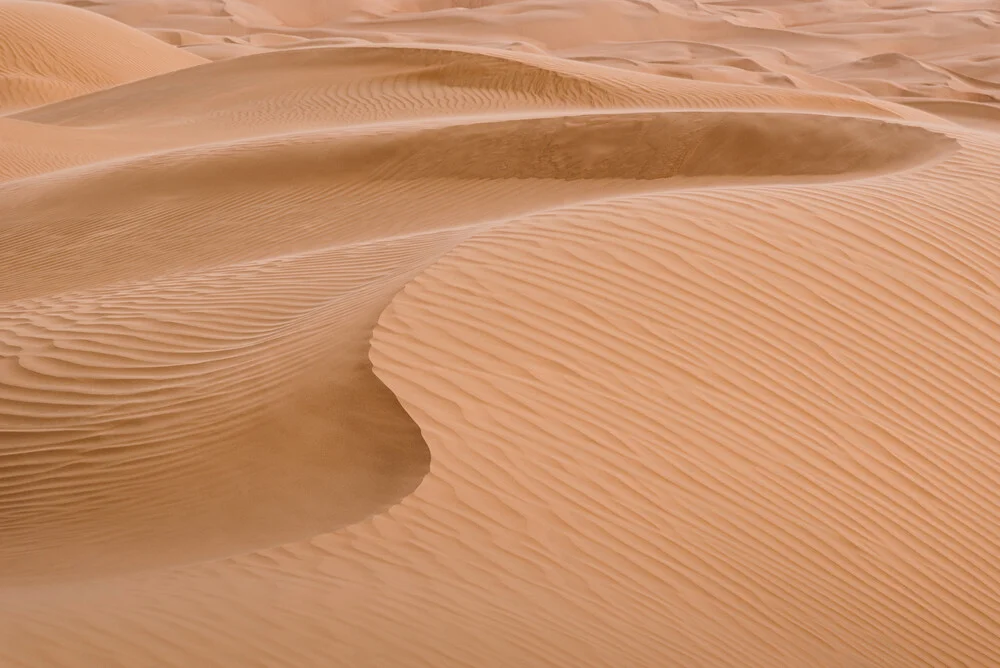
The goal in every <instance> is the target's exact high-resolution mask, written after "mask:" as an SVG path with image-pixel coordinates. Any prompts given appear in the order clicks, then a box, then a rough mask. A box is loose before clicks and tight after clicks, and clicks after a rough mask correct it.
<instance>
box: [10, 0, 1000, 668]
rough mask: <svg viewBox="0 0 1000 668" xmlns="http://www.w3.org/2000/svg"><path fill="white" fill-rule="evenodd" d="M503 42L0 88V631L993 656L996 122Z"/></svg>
mask: <svg viewBox="0 0 1000 668" xmlns="http://www.w3.org/2000/svg"><path fill="white" fill-rule="evenodd" d="M435 3H436V0H432V2H431V3H430V4H435ZM128 4H129V5H131V6H130V7H125V8H124V9H123V12H129V11H132V10H133V9H134V10H135V12H136V14H135V15H136V16H139V15H149V14H155V13H156V12H157V11H159V12H161V13H164V14H165V12H166V11H167V10H166V9H165V7H166V5H165V3H161V2H156V3H142V2H140V3H128ZM410 4H412V5H413V6H417V5H420V6H423V4H424V3H410ZM584 4H587V5H588V7H589V8H590V9H587V10H586V11H585V12H584V14H587V12H590V11H591V9H592V8H593V7H598V6H600V5H603V6H606V7H613V6H614V3H604V2H602V3H593V4H592V5H591V4H590V3H584ZM622 4H624V3H622ZM633 4H634V3H633ZM659 4H660V3H651V4H649V5H646V4H642V3H639V4H634V8H635V9H638V11H639V13H640V14H641V13H642V12H646V11H647V10H649V9H655V8H656V6H657V5H659ZM730 4H732V3H727V7H728V6H729V5H730ZM228 5H230V6H229V7H228V8H226V7H223V8H222V10H221V13H222V14H225V15H226V16H204V17H202V18H203V19H204V20H203V21H202V25H205V26H223V25H224V24H225V25H228V26H230V27H231V24H232V23H233V22H234V20H233V14H242V15H243V16H245V17H251V18H252V20H265V19H267V20H270V19H269V18H268V17H267V16H265V15H264V14H262V13H261V12H259V11H254V10H253V8H252V7H249V6H243V5H242V3H228ZM502 5H503V3H499V4H498V5H497V6H498V8H499V9H498V10H497V11H498V14H499V13H502V12H503V11H505V9H504V8H503V6H502ZM191 6H192V7H194V4H192V5H191ZM546 6H548V4H546ZM96 7H97V9H98V10H101V11H103V10H105V9H107V10H108V11H109V12H110V11H116V8H115V7H114V6H113V5H106V6H105V5H97V6H96ZM282 7H285V4H282ZM775 7H776V8H778V5H775ZM793 7H794V6H793ZM286 11H290V12H294V11H296V10H295V8H292V9H289V10H286ZM602 11H603V13H599V14H597V16H598V17H599V18H601V19H602V20H603V19H605V18H607V19H612V18H613V15H614V13H615V11H616V10H615V9H608V10H602ZM723 11H725V12H728V11H729V9H726V10H723ZM777 11H778V9H775V12H777ZM782 11H784V10H782ZM789 11H791V12H793V13H794V12H795V11H798V10H795V9H794V8H792V9H790V10H789ZM457 13H458V12H457V10H456V14H457ZM543 13H545V12H543ZM845 13H846V12H845ZM667 14H669V12H667ZM638 15H639V14H636V16H638ZM549 16H551V14H549ZM587 16H591V14H587ZM776 16H777V15H776V14H774V15H772V14H770V13H769V12H763V13H760V14H757V15H753V14H747V15H744V16H736V15H735V14H734V15H732V16H729V15H727V16H726V18H725V20H723V21H722V22H723V23H725V22H726V21H728V20H730V19H732V20H734V21H744V22H746V23H745V24H744V25H740V26H738V27H737V26H736V25H735V24H730V25H731V26H732V27H733V30H732V31H725V34H724V35H723V34H722V32H720V31H717V30H716V28H715V27H713V26H709V25H708V22H705V23H704V24H703V25H705V27H706V30H705V31H704V34H699V37H705V38H710V37H712V36H713V35H722V36H723V37H727V38H728V37H735V38H738V39H743V38H745V37H748V36H752V35H753V34H754V31H759V32H760V33H765V32H766V34H767V35H768V36H769V39H770V38H771V37H773V38H774V39H775V40H778V39H781V38H782V37H787V38H788V39H787V40H783V41H781V42H780V43H781V44H782V46H783V48H785V47H787V48H788V49H789V53H790V54H791V58H789V60H791V59H793V58H795V57H798V55H799V54H796V53H794V51H795V47H796V46H797V45H799V46H802V47H803V49H804V50H808V48H811V47H814V46H815V45H816V44H817V43H824V44H827V45H828V46H829V45H832V44H837V45H840V46H842V47H844V48H847V47H848V46H849V45H850V44H851V40H850V39H848V38H847V37H846V36H830V35H811V36H810V35H805V34H802V33H795V31H789V32H788V33H787V34H786V33H785V32H784V31H782V30H779V29H778V28H780V27H781V22H780V20H778V19H777V18H776ZM253 17H257V18H253ZM261 17H263V18H261ZM631 18H635V16H630V19H631ZM666 18H667V19H668V20H667V21H665V22H664V23H663V24H660V25H665V24H666V25H667V27H669V28H670V30H677V31H683V30H687V29H689V28H691V27H697V25H698V24H700V22H697V21H690V20H687V18H686V17H685V18H684V20H677V21H674V20H673V19H672V18H670V17H669V16H667V17H666ZM950 18H951V17H944V16H942V17H941V18H940V20H941V21H942V22H946V21H948V20H949V19H950ZM966 18H968V17H966ZM973 18H974V17H973ZM425 19H429V20H425ZM435 20H436V19H435V17H421V18H420V19H419V20H418V21H413V22H412V23H413V24H414V25H416V24H419V25H418V30H420V29H424V28H430V29H432V30H439V29H440V24H439V25H434V21H435ZM463 20H464V19H463ZM477 20H478V19H475V18H473V19H471V21H470V22H475V21H477ZM408 22H409V21H408V19H404V20H396V18H394V17H388V20H386V21H381V23H382V24H383V25H385V26H387V27H388V26H403V25H404V24H407V23H408ZM714 23H715V25H716V26H717V25H718V23H719V22H717V21H714ZM675 24H676V25H675ZM751 24H752V25H756V26H762V27H763V28H764V29H763V30H762V29H761V28H756V27H751ZM935 25H938V24H935ZM942 25H945V23H942ZM947 25H951V24H947ZM420 26H423V27H420ZM650 26H651V27H649V28H648V29H649V30H651V31H654V32H655V30H657V28H655V27H652V23H650ZM480 27H481V28H482V29H483V31H494V30H495V29H496V28H503V26H492V27H491V26H489V25H487V23H484V22H481V21H480ZM589 29H592V30H591V32H590V33H588V34H600V33H601V31H602V26H601V21H598V22H596V23H593V24H592V25H591V26H590V28H589ZM609 30H610V31H611V32H612V33H613V34H623V33H624V34H627V33H628V32H629V30H630V27H629V25H628V21H624V22H622V23H617V24H614V25H612V26H610V27H609ZM538 32H544V30H542V29H541V28H540V29H539V31H538ZM985 34H986V33H985V31H983V32H981V33H980V38H981V39H984V38H983V35H985ZM573 38H574V39H579V36H574V37H573ZM895 39H896V36H892V39H891V40H883V41H892V40H895ZM900 39H903V37H900ZM928 39H933V37H932V36H928ZM873 41H877V40H873ZM953 41H957V40H953ZM225 46H226V48H227V49H228V47H229V46H232V47H234V50H242V45H240V44H233V43H231V44H227V45H225ZM209 47H211V45H209ZM529 47H530V48H529ZM623 48H625V49H635V48H639V49H640V50H641V49H642V48H643V46H642V45H638V46H637V45H635V44H632V45H624V47H623ZM871 48H872V49H876V50H879V49H881V50H885V49H887V48H889V47H887V46H885V45H882V46H877V45H873V46H871ZM892 48H897V47H895V46H893V47H892ZM900 48H901V47H900ZM526 50H527V51H530V52H531V53H525V54H523V55H517V54H511V53H505V52H496V51H494V50H489V49H483V50H482V51H481V52H480V50H479V49H477V48H474V47H456V48H450V47H449V48H444V47H434V46H426V45H424V46H419V47H414V46H413V45H410V44H404V45H402V46H386V47H382V46H378V47H372V46H366V47H360V48H359V47H348V48H345V47H335V48H323V49H314V50H302V51H301V52H294V51H287V52H283V53H280V54H259V55H252V56H248V57H246V58H241V59H239V60H232V61H228V62H219V63H209V64H204V65H200V66H198V67H193V68H189V69H186V70H182V71H177V72H169V73H166V74H163V75H159V76H153V77H151V78H149V79H145V80H141V81H137V82H133V83H126V84H123V85H121V86H116V87H113V88H108V89H104V90H100V91H97V92H94V93H91V94H88V95H83V96H80V97H78V98H73V99H69V100H64V101H61V102H56V103H54V104H51V105H48V106H45V107H40V108H37V109H32V110H30V111H28V112H26V113H22V114H17V115H16V116H14V117H7V118H0V165H2V167H3V171H0V178H3V179H4V180H5V181H6V183H3V184H0V221H2V222H0V266H3V267H4V268H5V269H7V272H5V274H6V275H10V276H16V277H17V280H16V281H3V282H2V283H0V295H2V296H0V320H2V322H0V353H2V354H3V356H4V357H3V359H2V360H0V364H2V366H0V374H2V378H3V381H4V382H3V384H0V415H2V416H3V425H2V426H3V427H4V429H5V432H4V434H3V438H2V439H0V440H3V439H5V438H7V437H8V435H9V434H10V433H12V432H13V433H15V434H16V438H17V440H16V442H15V443H14V446H15V447H10V449H9V450H8V446H9V444H10V441H4V442H3V443H2V445H0V578H2V582H0V663H2V664H4V665H5V666H6V665H10V666H13V667H15V668H20V667H21V666H24V667H26V668H27V667H30V668H35V667H36V666H67V667H72V668H75V667H76V666H116V665H121V666H128V667H129V668H135V667H136V666H139V667H142V666H150V667H153V666H162V665H164V664H167V665H205V666H215V665H217V666H242V665H262V664H267V665H276V666H282V665H296V666H328V665H331V664H333V665H341V664H342V665H351V666H361V667H367V666H372V667H375V666H379V667H380V666H384V665H394V666H401V667H404V668H409V667H410V666H413V667H414V668H416V667H418V666H419V667H423V666H435V667H436V666H445V667H451V666H455V667H456V668H457V667H458V666H484V667H488V668H492V667H493V666H497V667H499V666H520V665H524V666H529V667H530V666H540V667H541V666H544V667H545V668H549V667H550V666H552V667H555V668H562V667H564V666H565V667H566V668H570V667H572V668H577V667H583V668H604V667H605V666H609V665H626V666H638V667H640V668H645V667H647V666H648V667H650V668H664V667H665V666H667V667H670V666H685V667H686V666H705V667H710V668H716V667H723V668H724V667H726V666H734V667H735V666H740V667H741V668H742V667H744V666H750V667H751V668H753V667H757V666H759V667H761V668H764V667H767V668H771V667H773V666H777V667H779V668H781V667H787V668H801V667H802V666H812V665H820V666H826V665H830V666H842V665H843V666H859V667H867V666H871V667H873V668H875V667H877V668H883V667H887V668H912V667H914V666H929V667H931V666H932V667H934V668H937V667H938V666H983V667H992V666H995V665H997V664H1000V643H998V640H997V638H1000V628H998V625H997V622H996V620H997V619H1000V615H998V614H996V613H997V602H996V601H995V596H993V591H994V590H995V589H996V586H995V585H996V583H997V582H1000V573H998V572H997V569H996V567H995V566H994V561H995V559H993V554H995V552H996V545H997V541H998V538H1000V535H998V530H997V528H996V526H995V521H994V518H995V517H996V515H997V510H998V509H997V505H998V499H997V493H996V492H995V491H994V490H995V488H996V485H995V484H994V481H995V480H996V478H997V473H1000V471H998V470H997V469H998V468H1000V462H998V458H997V452H996V444H997V443H998V442H1000V433H998V431H997V426H996V425H997V424H1000V419H998V418H1000V415H998V414H997V407H996V406H995V403H996V402H995V401H994V395H995V394H996V392H995V391H994V388H996V387H997V386H998V382H1000V381H998V378H1000V373H998V371H1000V369H998V364H997V355H996V350H997V347H996V342H997V341H998V340H1000V312H998V310H997V309H998V305H1000V300H998V298H997V297H998V294H1000V293H998V290H997V287H998V285H997V271H996V267H998V266H1000V239H998V233H997V229H996V220H997V218H998V213H1000V212H998V211H997V208H998V206H997V204H996V203H997V202H998V201H1000V192H998V190H1000V186H998V184H997V178H996V175H997V173H998V172H1000V164H998V158H997V156H998V155H1000V151H998V149H1000V145H998V142H997V136H996V135H990V134H987V133H983V132H974V131H968V130H964V129H962V128H961V127H959V126H956V125H953V124H950V123H949V122H947V121H944V120H943V119H941V118H938V117H937V116H934V115H932V114H930V113H924V112H922V111H919V110H917V109H908V108H907V107H906V106H903V105H900V104H893V103H889V102H884V101H879V100H873V99H862V98H858V97H848V96H839V95H817V94H815V93H805V92H802V91H797V90H789V89H775V88H761V87H758V86H752V85H736V86H734V85H728V84H727V85H723V84H712V83H705V82H699V81H689V82H685V81H681V80H678V79H670V78H663V77H656V76H650V75H647V74H643V73H641V72H638V73H631V72H625V71H622V70H612V69H610V68H605V67H599V66H591V65H587V64H583V63H572V62H569V61H564V60H560V59H559V58H556V57H553V56H549V55H544V54H542V53H541V51H542V49H541V48H538V47H532V46H531V45H528V46H527V47H526ZM209 51H211V49H210V48H209ZM307 51H308V53H307ZM207 52H208V51H207ZM302 53H305V55H301V54H302ZM287 54H296V55H287ZM213 55H224V54H222V53H221V51H220V53H213ZM734 55H739V54H738V53H736V54H734ZM773 55H774V54H772V56H773ZM779 55H781V54H779ZM806 55H808V56H813V57H817V56H822V55H823V54H821V53H818V54H817V53H812V54H806ZM860 55H861V54H858V56H854V57H852V58H851V60H856V59H857V58H858V57H859V56H860ZM893 62H895V61H893ZM890 64H891V63H890ZM903 64H904V65H905V64H906V63H903ZM734 65H735V66H738V67H752V66H753V64H752V63H747V62H734ZM893 66H895V65H893ZM982 66H983V67H986V64H983V65H982ZM727 76H728V75H727V74H725V73H723V74H721V75H720V79H725V78H726V77H727ZM885 76H889V74H886V75H885ZM788 82H789V83H794V82H792V81H791V78H789V79H788ZM918 84H919V82H918ZM875 88H876V89H877V88H878V87H877V86H876V87H875ZM206 91H211V92H212V93H213V96H212V97H211V98H209V97H207V96H206ZM227 92H228V93H231V94H230V95H227ZM900 94H902V93H900ZM916 106H921V105H916ZM931 106H933V105H931ZM709 109H711V111H709ZM965 109H966V110H968V108H965ZM956 120H962V119H960V118H957V117H956ZM781 130H784V132H782V131H781ZM612 138H613V139H614V141H613V142H609V141H607V140H609V139H612ZM7 139H10V140H11V141H6V140H7ZM602 141H604V142H605V143H604V144H602ZM547 142H551V145H553V146H558V147H559V150H558V151H555V152H554V151H547V150H545V146H546V143H547ZM608 143H613V144H614V145H615V146H620V145H622V144H625V145H627V146H628V148H629V151H628V153H629V155H631V156H632V157H633V158H638V157H640V156H641V157H643V158H644V159H643V160H642V162H643V163H644V164H642V165H637V164H635V163H637V162H639V160H635V161H631V160H630V161H622V163H621V164H619V163H618V162H617V160H618V159H620V158H622V157H625V156H623V155H621V154H618V153H616V152H614V151H608V150H607V146H606V144H608ZM678 144H680V145H682V146H683V148H682V149H681V150H678V146H677V145H678ZM602 145H603V146H604V149H601V146H602ZM588 147H597V148H598V149H599V150H597V151H588V150H587V148H588ZM376 148H377V149H378V150H377V151H375V154H376V155H375V157H374V158H373V157H372V152H373V151H374V149H376ZM741 149H744V150H745V149H749V150H748V151H745V152H744V151H741ZM513 154H516V155H517V156H518V157H519V158H520V159H519V160H511V159H510V157H511V155H513ZM553 155H558V156H560V157H559V159H552V157H551V156H553ZM365 156H367V157H365ZM824 157H827V158H831V157H832V158H833V159H827V160H825V159H824ZM362 158H364V159H362ZM478 158H481V160H479V159H478ZM505 158H506V159H505ZM664 158H670V159H669V160H664ZM462 164H466V165H467V166H469V169H468V170H465V169H462V168H461V165H462ZM126 166H127V169H124V168H125V167H126ZM619 167H620V169H619ZM218 169H224V170H227V171H226V175H228V176H229V177H237V176H238V178H228V179H227V178H218V177H213V175H215V174H218ZM408 170H410V171H413V170H416V171H420V172H421V173H420V175H419V178H414V176H413V175H412V174H410V173H408ZM753 170H757V171H756V172H754V173H756V176H746V175H745V174H746V172H747V171H751V172H752V171H753ZM625 174H627V175H628V176H629V178H621V177H622V176H623V175H625ZM651 175H652V176H655V177H657V178H655V179H650V178H647V177H649V176H651ZM539 177H544V178H539ZM43 241H44V243H41V242H43ZM380 379H381V380H380ZM8 381H10V382H8ZM428 446H429V448H428ZM429 454H430V455H432V459H431V460H430V461H428V455H429ZM428 466H429V473H427V475H426V476H425V475H424V474H425V472H427V471H428ZM418 485H419V486H418ZM411 492H412V493H411ZM397 501H398V503H397ZM383 510H384V512H380V511H383ZM372 513H376V514H375V515H372ZM363 518H367V519H363ZM343 525H348V526H345V527H344V528H343V529H341V530H339V531H336V532H333V533H326V534H323V535H318V536H316V537H314V538H311V539H309V540H302V539H301V537H303V536H312V535H314V534H316V533H317V532H323V531H327V530H329V529H331V528H333V527H336V526H343ZM4 532H7V533H4ZM285 541H288V542H285ZM281 543H283V544H281ZM276 544H281V545H280V546H279V547H272V548H266V549H261V548H264V546H268V545H276ZM236 553H239V555H240V556H235V557H230V558H221V559H220V558H219V557H226V555H233V554H236ZM168 566H169V567H168ZM137 570H140V571H144V572H141V573H136V572H135V571H137Z"/></svg>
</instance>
